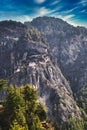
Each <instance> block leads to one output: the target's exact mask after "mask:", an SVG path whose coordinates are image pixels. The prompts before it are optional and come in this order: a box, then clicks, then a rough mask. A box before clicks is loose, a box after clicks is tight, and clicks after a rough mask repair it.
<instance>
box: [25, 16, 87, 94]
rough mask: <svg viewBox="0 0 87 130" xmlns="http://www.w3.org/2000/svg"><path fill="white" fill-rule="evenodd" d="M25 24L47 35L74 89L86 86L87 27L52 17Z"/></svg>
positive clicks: (63, 71)
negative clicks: (76, 25) (75, 25)
mask: <svg viewBox="0 0 87 130" xmlns="http://www.w3.org/2000/svg"><path fill="white" fill-rule="evenodd" d="M25 24H26V25H27V26H29V27H30V26H33V27H34V28H37V29H38V30H39V31H40V32H41V33H43V34H44V35H45V36H46V38H47V42H48V43H49V46H50V47H51V51H52V53H53V59H55V62H56V63H57V65H58V66H59V67H60V68H61V70H62V73H63V74H64V76H65V77H66V79H67V80H68V81H69V82H70V85H71V87H72V90H73V91H74V92H76V91H78V90H79V89H80V88H82V87H86V86H87V85H86V84H87V60H86V57H87V29H86V28H84V27H74V26H72V25H70V24H68V23H66V22H65V21H63V20H61V19H58V18H52V17H39V18H36V19H34V20H33V21H32V22H31V23H25Z"/></svg>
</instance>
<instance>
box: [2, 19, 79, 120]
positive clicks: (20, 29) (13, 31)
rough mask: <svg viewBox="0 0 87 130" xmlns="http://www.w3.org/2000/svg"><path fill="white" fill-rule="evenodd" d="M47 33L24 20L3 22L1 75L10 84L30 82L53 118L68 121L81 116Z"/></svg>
mask: <svg viewBox="0 0 87 130" xmlns="http://www.w3.org/2000/svg"><path fill="white" fill-rule="evenodd" d="M45 41H46V40H45V37H44V36H43V35H41V33H40V32H38V31H37V30H36V29H32V28H31V29H27V28H26V26H24V25H23V24H21V23H17V22H13V21H5V22H1V23H0V59H1V60H0V70H1V71H0V78H4V79H6V80H8V82H9V84H11V83H12V84H15V85H24V84H26V83H29V84H31V85H32V86H33V87H35V88H36V89H37V90H38V93H39V101H40V102H43V103H44V104H45V105H46V108H47V112H48V115H49V117H50V119H52V120H56V121H59V122H62V121H66V120H67V119H68V118H69V117H70V116H71V115H72V116H74V117H80V110H79V108H78V106H77V105H76V103H75V101H74V98H73V93H72V91H71V88H70V86H69V84H68V82H67V80H66V79H65V78H64V76H63V74H62V73H61V71H60V69H59V67H58V66H56V65H54V63H53V62H52V60H51V54H50V48H49V46H48V44H47V43H46V42H45Z"/></svg>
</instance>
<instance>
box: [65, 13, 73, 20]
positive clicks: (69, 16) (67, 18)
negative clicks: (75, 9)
mask: <svg viewBox="0 0 87 130" xmlns="http://www.w3.org/2000/svg"><path fill="white" fill-rule="evenodd" d="M74 16H75V15H74V14H70V15H67V16H64V17H63V19H64V20H65V21H67V20H69V19H70V18H72V17H74Z"/></svg>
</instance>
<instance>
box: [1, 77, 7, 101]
mask: <svg viewBox="0 0 87 130" xmlns="http://www.w3.org/2000/svg"><path fill="white" fill-rule="evenodd" d="M6 88H7V81H6V80H3V79H1V80H0V92H1V100H2V99H3V92H4V91H5V89H6Z"/></svg>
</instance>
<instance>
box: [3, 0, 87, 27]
mask: <svg viewBox="0 0 87 130" xmlns="http://www.w3.org/2000/svg"><path fill="white" fill-rule="evenodd" d="M38 16H55V17H58V18H61V19H63V20H65V21H67V22H69V23H71V24H73V25H81V26H86V27H87V0H0V21H2V20H9V19H12V20H17V21H21V22H24V21H30V20H32V19H33V18H35V17H38Z"/></svg>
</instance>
